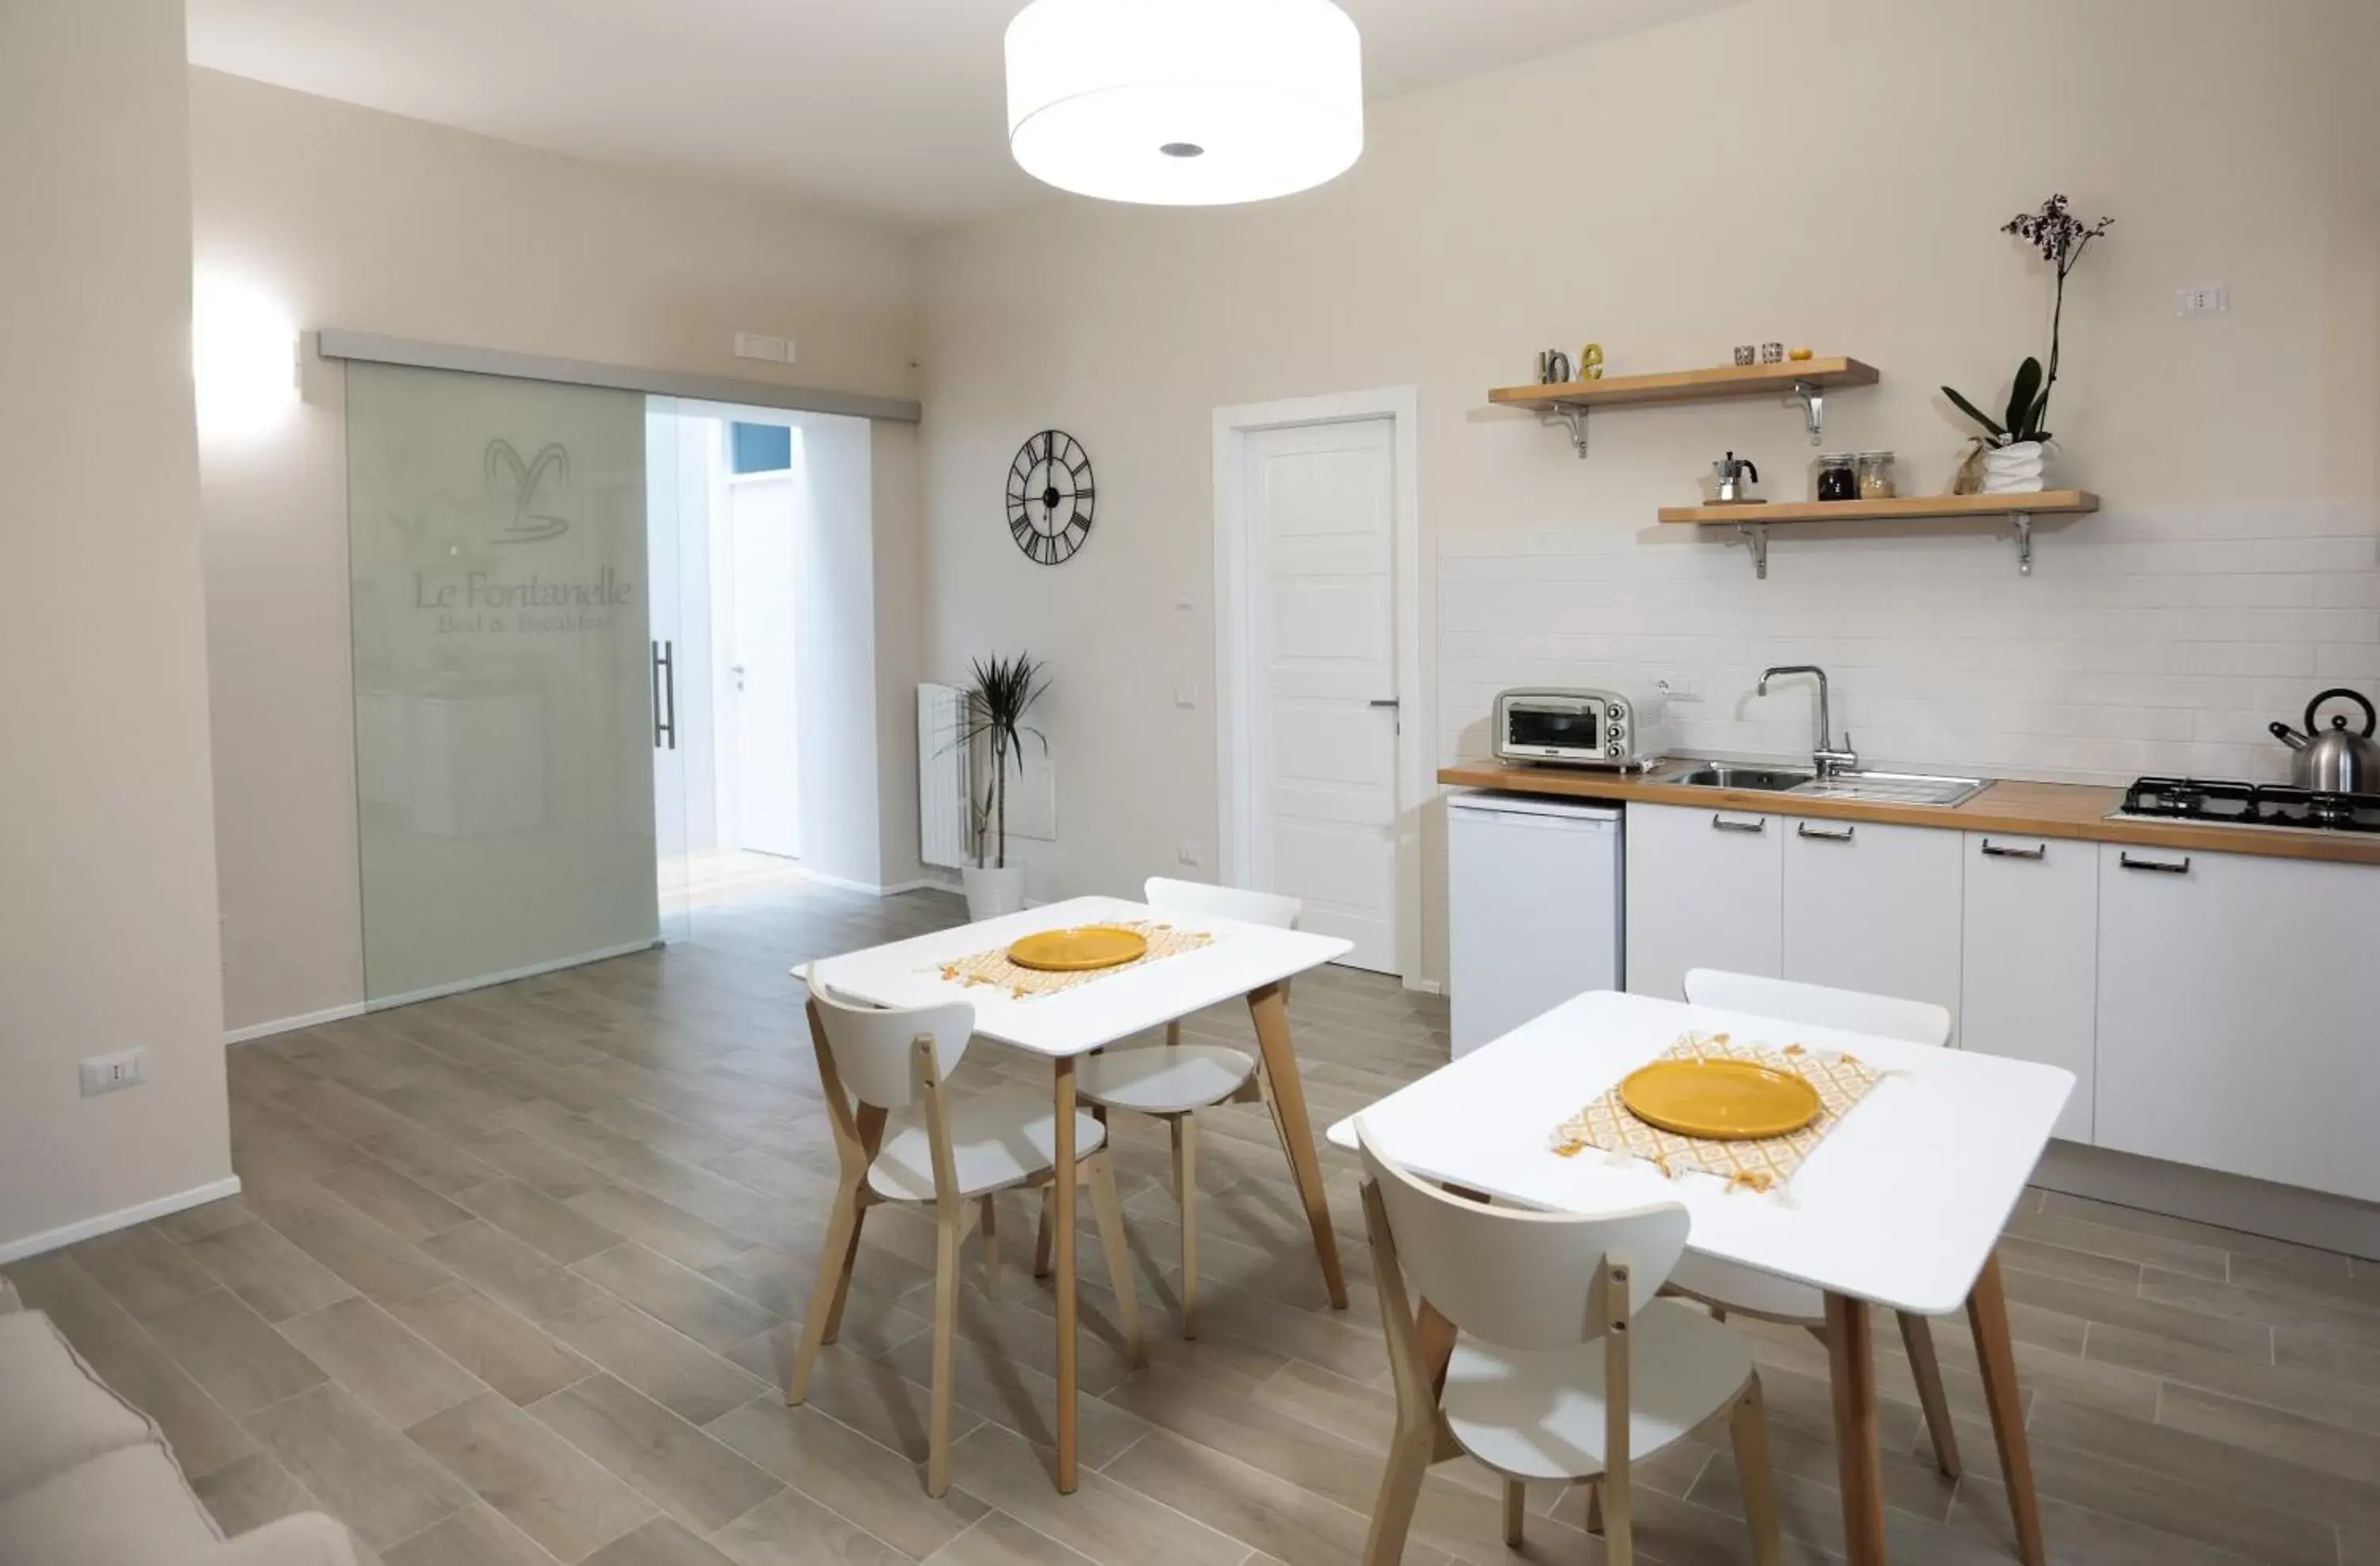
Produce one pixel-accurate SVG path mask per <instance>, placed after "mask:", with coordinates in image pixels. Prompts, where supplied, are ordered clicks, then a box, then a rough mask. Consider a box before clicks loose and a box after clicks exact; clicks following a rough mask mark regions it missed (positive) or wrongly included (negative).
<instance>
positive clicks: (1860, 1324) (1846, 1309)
mask: <svg viewBox="0 0 2380 1566" xmlns="http://www.w3.org/2000/svg"><path fill="white" fill-rule="evenodd" d="M1872 1338H1873V1334H1872V1332H1871V1331H1870V1329H1869V1325H1868V1315H1867V1302H1866V1301H1865V1300H1855V1299H1852V1298H1850V1297H1848V1296H1847V1295H1843V1294H1828V1296H1827V1357H1828V1360H1829V1361H1830V1362H1831V1364H1832V1367H1833V1372H1834V1384H1835V1461H1836V1463H1838V1465H1839V1467H1840V1474H1841V1477H1842V1490H1843V1545H1844V1551H1845V1553H1846V1554H1847V1555H1849V1557H1850V1558H1851V1566H1884V1460H1883V1457H1882V1454H1881V1453H1880V1452H1879V1451H1877V1449H1876V1345H1875V1343H1874V1342H1873V1341H1871V1340H1872Z"/></svg>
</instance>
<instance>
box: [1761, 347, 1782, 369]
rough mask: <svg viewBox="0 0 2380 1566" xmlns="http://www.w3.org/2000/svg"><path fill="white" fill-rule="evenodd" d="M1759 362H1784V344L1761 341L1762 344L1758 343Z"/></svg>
mask: <svg viewBox="0 0 2380 1566" xmlns="http://www.w3.org/2000/svg"><path fill="white" fill-rule="evenodd" d="M1760 362H1761V363H1763V364H1782V363H1784V362H1785V345H1784V344H1782V343H1763V344H1761V345H1760Z"/></svg>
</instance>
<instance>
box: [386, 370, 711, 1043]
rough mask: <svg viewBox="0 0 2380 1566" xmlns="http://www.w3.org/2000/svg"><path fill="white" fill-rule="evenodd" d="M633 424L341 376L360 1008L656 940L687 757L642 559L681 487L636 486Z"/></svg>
mask: <svg viewBox="0 0 2380 1566" xmlns="http://www.w3.org/2000/svg"><path fill="white" fill-rule="evenodd" d="M645 416H646V398H645V397H644V396H643V395H641V394H638V393H633V392H619V391H609V390H603V389H600V388H594V387H584V386H568V385H557V384H552V383H548V382H529V381H516V380H511V379H507V378H504V377H501V376H488V375H468V374H462V373H457V372H455V371H450V370H417V369H409V368H403V367H397V366H391V365H382V364H370V363H362V362H353V363H350V364H349V365H348V367H347V503H348V504H347V516H348V529H349V541H350V571H349V575H350V578H351V588H350V591H351V610H352V614H353V620H354V634H355V660H354V670H355V687H356V767H357V795H358V800H357V804H358V823H359V835H360V839H361V856H362V871H363V916H364V918H363V923H364V929H363V935H364V981H365V994H366V998H367V1000H368V1001H370V1002H372V1003H375V1004H392V1003H395V1002H402V1001H405V1000H408V999H417V998H419V997H422V996H425V995H432V994H438V993H441V992H443V991H448V990H454V989H468V988H470V987H472V986H474V985H477V984H484V983H489V982H493V981H497V980H500V979H503V978H505V977H516V976H519V975H522V974H527V973H533V972H537V971H539V970H540V969H544V968H550V967H556V966H560V965H565V964H568V963H572V962H577V961H583V960H586V959H589V958H592V957H597V956H603V955H610V954H613V953H621V952H625V951H631V950H635V949H637V948H638V947H642V946H647V945H650V943H651V942H652V941H655V940H656V939H657V938H658V936H659V935H660V934H661V932H662V906H661V895H660V890H659V885H658V881H657V864H656V856H657V842H656V827H655V799H656V795H657V794H661V795H664V796H667V795H672V794H674V795H675V796H676V799H677V800H678V801H682V799H683V795H684V789H683V786H682V784H679V785H677V786H675V787H674V788H673V787H671V786H670V785H669V783H668V778H669V769H670V768H672V767H673V766H674V765H679V764H681V763H679V762H677V761H676V760H674V758H677V757H682V756H683V754H684V753H683V751H678V750H674V749H672V748H671V747H669V745H668V739H669V734H668V732H667V721H668V717H669V694H670V693H669V690H668V675H669V671H668V668H667V664H666V662H665V660H664V659H663V658H662V656H661V652H662V649H661V648H660V646H659V643H658V641H657V638H656V635H655V632H654V611H653V606H652V603H651V592H652V587H653V582H652V576H651V571H650V552H649V549H648V539H649V535H650V528H651V523H652V520H653V518H652V517H651V516H650V509H651V507H652V506H653V505H655V504H663V502H662V501H656V500H655V499H654V498H653V497H655V496H661V497H664V498H665V497H666V496H667V495H668V494H669V493H670V492H671V486H669V485H666V484H658V485H656V484H650V483H649V475H648V471H647V456H646V417H645ZM671 537H673V538H674V532H673V533H672V534H671ZM674 808H678V809H681V810H682V808H683V806H682V803H678V804H674ZM678 831H679V832H680V833H681V834H682V832H683V822H682V820H681V821H680V822H679V823H678Z"/></svg>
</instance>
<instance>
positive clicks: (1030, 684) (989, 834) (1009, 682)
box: [952, 652, 1050, 919]
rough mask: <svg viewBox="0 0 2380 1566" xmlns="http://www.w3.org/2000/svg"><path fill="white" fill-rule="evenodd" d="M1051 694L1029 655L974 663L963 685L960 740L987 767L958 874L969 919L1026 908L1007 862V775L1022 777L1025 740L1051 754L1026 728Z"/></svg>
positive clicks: (1020, 876)
mask: <svg viewBox="0 0 2380 1566" xmlns="http://www.w3.org/2000/svg"><path fill="white" fill-rule="evenodd" d="M1049 688H1050V680H1049V676H1048V675H1047V674H1044V673H1043V666H1042V665H1041V664H1039V663H1038V662H1035V661H1034V659H1033V655H1032V654H1031V653H1028V652H1020V653H1018V654H1017V655H1016V656H1015V657H1014V658H1001V657H996V656H995V657H993V658H991V659H990V660H985V659H981V658H978V659H977V660H975V663H974V667H973V669H972V670H971V671H970V672H969V677H968V680H967V685H966V693H967V706H966V717H965V720H964V722H962V724H961V727H960V730H959V734H958V737H957V738H956V739H955V740H953V742H952V743H953V744H955V745H964V746H965V747H968V749H969V751H970V753H973V752H975V751H976V750H977V747H980V750H981V754H982V755H983V757H984V759H986V760H987V761H988V762H990V767H989V769H988V771H989V773H990V775H989V776H988V777H987V778H986V779H985V783H984V788H983V791H982V795H981V796H980V798H977V799H970V800H969V802H968V803H969V805H970V807H972V811H973V814H974V818H975V861H976V862H975V863H974V864H973V865H971V866H968V867H966V868H963V869H962V870H960V871H959V879H960V880H961V881H962V882H964V883H965V888H966V902H967V917H969V918H976V919H982V918H990V917H991V916H992V915H994V914H1013V913H1014V912H1015V911H1016V910H1017V909H1019V908H1022V907H1023V906H1025V869H1024V867H1023V866H1021V865H1011V864H1010V863H1009V862H1008V771H1009V768H1010V767H1012V766H1014V768H1015V769H1016V771H1017V774H1018V775H1019V776H1020V777H1021V776H1023V775H1024V772H1025V736H1026V735H1027V734H1030V735H1032V736H1033V738H1034V740H1035V741H1036V742H1038V744H1039V745H1040V747H1041V753H1042V754H1043V755H1044V756H1047V755H1048V754H1049V753H1050V741H1049V740H1048V738H1047V737H1046V736H1044V735H1043V734H1042V733H1041V731H1040V730H1038V729H1037V728H1034V727H1033V726H1032V725H1030V724H1029V723H1027V722H1026V721H1025V719H1026V714H1027V713H1029V712H1031V711H1032V710H1033V704H1034V703H1035V702H1037V701H1038V700H1040V699H1041V695H1042V693H1043V692H1044V691H1046V690H1048V689H1049Z"/></svg>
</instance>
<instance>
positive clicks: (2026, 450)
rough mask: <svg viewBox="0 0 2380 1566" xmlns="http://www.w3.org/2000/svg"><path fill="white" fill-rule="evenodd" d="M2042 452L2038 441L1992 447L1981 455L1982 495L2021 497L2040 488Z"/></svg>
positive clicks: (2043, 449) (2043, 451) (2041, 446)
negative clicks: (1982, 470)
mask: <svg viewBox="0 0 2380 1566" xmlns="http://www.w3.org/2000/svg"><path fill="white" fill-rule="evenodd" d="M2045 449H2046V448H2044V447H2043V445H2042V443H2040V442H2039V441H2019V442H2017V443H2015V444H2013V445H2006V446H1995V447H1993V448H1992V449H1991V450H1990V451H1988V452H1985V454H1984V493H1985V494H1987V495H2025V494H2032V493H2034V492H2036V491H2038V490H2039V489H2040V488H2041V465H2042V458H2043V455H2044V453H2045Z"/></svg>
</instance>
